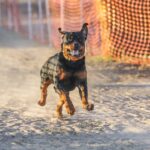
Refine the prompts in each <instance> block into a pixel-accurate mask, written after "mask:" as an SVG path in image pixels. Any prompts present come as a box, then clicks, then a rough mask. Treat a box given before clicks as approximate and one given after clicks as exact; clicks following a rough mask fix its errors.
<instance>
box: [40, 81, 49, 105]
mask: <svg viewBox="0 0 150 150" xmlns="http://www.w3.org/2000/svg"><path fill="white" fill-rule="evenodd" d="M50 84H51V81H50V80H48V81H46V82H44V83H43V84H42V86H41V99H40V100H39V101H38V104H39V105H40V106H44V105H45V104H46V97H47V88H48V86H49V85H50Z"/></svg>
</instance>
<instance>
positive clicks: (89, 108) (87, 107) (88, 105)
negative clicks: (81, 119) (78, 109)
mask: <svg viewBox="0 0 150 150" xmlns="http://www.w3.org/2000/svg"><path fill="white" fill-rule="evenodd" d="M83 109H86V110H88V111H91V110H93V109H94V104H87V105H83Z"/></svg>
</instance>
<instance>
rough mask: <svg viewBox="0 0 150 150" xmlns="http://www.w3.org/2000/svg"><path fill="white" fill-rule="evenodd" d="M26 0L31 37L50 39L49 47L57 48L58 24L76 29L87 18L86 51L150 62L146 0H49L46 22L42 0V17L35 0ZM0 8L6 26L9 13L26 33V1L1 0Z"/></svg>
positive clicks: (149, 8) (148, 4)
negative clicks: (48, 14)
mask: <svg viewBox="0 0 150 150" xmlns="http://www.w3.org/2000/svg"><path fill="white" fill-rule="evenodd" d="M28 1H29V0H28ZM30 1H31V3H32V6H31V7H32V16H31V19H32V22H31V23H32V34H33V35H32V36H33V38H34V39H37V40H39V41H42V42H44V43H48V42H50V44H51V46H52V47H54V48H56V49H60V42H61V36H60V34H59V33H58V27H62V29H63V30H66V31H79V30H80V29H81V26H82V24H83V23H84V22H87V23H89V26H88V27H89V36H88V41H87V53H88V54H89V55H101V56H105V57H108V56H111V57H113V58H115V59H116V60H118V59H119V60H123V61H126V62H131V63H145V64H150V0H143V1H142V0H124V1H121V0H49V3H48V4H49V8H48V9H49V13H50V16H49V19H50V23H49V24H48V18H47V13H46V5H45V4H46V0H41V2H42V19H41V18H40V17H39V5H38V2H39V0H30ZM6 2H7V3H6ZM13 2H16V3H13ZM1 11H2V12H1V14H2V16H1V18H2V19H1V21H2V23H1V24H3V25H4V26H7V23H9V21H10V17H12V18H11V19H12V20H13V25H12V28H13V29H15V30H16V31H20V32H23V33H24V34H27V35H28V34H29V29H30V28H29V14H28V13H29V10H28V4H27V1H19V0H18V1H17V0H2V1H1ZM10 12H12V15H10V14H9V13H10ZM8 18H9V21H8ZM9 26H11V24H9ZM48 27H49V28H50V30H49V28H48ZM48 31H49V32H48ZM30 34H31V33H30Z"/></svg>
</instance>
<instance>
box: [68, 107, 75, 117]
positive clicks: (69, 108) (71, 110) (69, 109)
mask: <svg viewBox="0 0 150 150" xmlns="http://www.w3.org/2000/svg"><path fill="white" fill-rule="evenodd" d="M66 111H67V113H68V114H69V115H71V116H72V115H74V113H75V108H74V106H73V107H69V105H66Z"/></svg>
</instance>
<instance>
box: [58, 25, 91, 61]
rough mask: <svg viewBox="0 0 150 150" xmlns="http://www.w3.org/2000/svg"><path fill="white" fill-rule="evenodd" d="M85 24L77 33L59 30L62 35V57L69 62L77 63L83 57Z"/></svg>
mask: <svg viewBox="0 0 150 150" xmlns="http://www.w3.org/2000/svg"><path fill="white" fill-rule="evenodd" d="M87 25H88V24H87V23H84V24H83V26H82V29H81V31H79V32H65V31H62V30H61V28H59V29H58V30H59V32H60V33H61V34H62V43H61V44H62V52H63V55H64V57H65V58H66V59H67V60H70V61H78V60H80V59H82V58H83V57H84V54H85V41H86V39H87V35H88V28H87Z"/></svg>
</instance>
